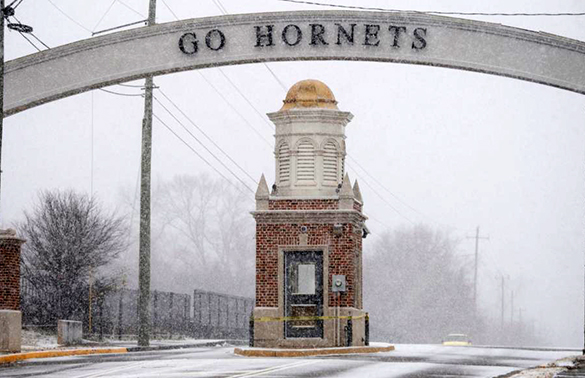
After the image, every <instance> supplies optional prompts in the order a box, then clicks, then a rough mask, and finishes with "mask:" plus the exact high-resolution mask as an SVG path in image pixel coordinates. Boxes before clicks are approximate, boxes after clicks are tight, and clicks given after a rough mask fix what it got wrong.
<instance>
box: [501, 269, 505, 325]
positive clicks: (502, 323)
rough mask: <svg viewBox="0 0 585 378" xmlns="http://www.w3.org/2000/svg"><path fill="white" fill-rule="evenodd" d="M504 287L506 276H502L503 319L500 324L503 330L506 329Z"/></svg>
mask: <svg viewBox="0 0 585 378" xmlns="http://www.w3.org/2000/svg"><path fill="white" fill-rule="evenodd" d="M504 285H505V283H504V275H503V274H502V319H501V324H500V327H501V328H502V330H503V329H504Z"/></svg>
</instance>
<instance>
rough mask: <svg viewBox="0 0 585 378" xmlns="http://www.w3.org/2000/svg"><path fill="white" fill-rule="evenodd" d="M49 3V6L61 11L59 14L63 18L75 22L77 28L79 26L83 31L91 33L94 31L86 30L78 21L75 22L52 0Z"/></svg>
mask: <svg viewBox="0 0 585 378" xmlns="http://www.w3.org/2000/svg"><path fill="white" fill-rule="evenodd" d="M47 1H48V2H49V4H51V5H52V6H53V7H54V8H55V9H57V10H58V11H59V13H61V14H62V15H63V16H65V17H66V18H68V19H69V21H71V22H73V23H74V24H76V25H77V26H79V27H80V28H82V29H83V30H85V31H87V32H89V33H91V32H92V31H91V30H89V29H88V28H86V27H85V26H83V25H82V24H80V23H79V22H77V20H75V19H74V18H73V17H71V16H69V15H68V14H67V13H65V12H64V11H63V10H62V9H61V8H59V7H58V6H57V4H55V3H54V2H53V1H52V0H47Z"/></svg>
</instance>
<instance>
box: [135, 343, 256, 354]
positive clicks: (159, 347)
mask: <svg viewBox="0 0 585 378" xmlns="http://www.w3.org/2000/svg"><path fill="white" fill-rule="evenodd" d="M247 343H248V342H247V341H244V340H219V341H210V342H207V343H197V344H180V345H154V346H146V347H141V346H135V347H127V348H126V349H128V352H148V351H151V350H171V349H184V348H208V347H214V346H216V345H218V344H219V345H223V344H230V345H240V344H242V345H246V344H247Z"/></svg>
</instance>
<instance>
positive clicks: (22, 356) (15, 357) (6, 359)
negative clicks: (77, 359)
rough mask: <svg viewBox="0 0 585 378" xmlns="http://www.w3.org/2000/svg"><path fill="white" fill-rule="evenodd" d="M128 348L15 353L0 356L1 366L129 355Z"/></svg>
mask: <svg viewBox="0 0 585 378" xmlns="http://www.w3.org/2000/svg"><path fill="white" fill-rule="evenodd" d="M127 352H128V348H91V349H65V350H43V351H39V352H25V353H14V354H8V355H5V356H0V364H8V363H11V362H16V361H22V360H28V359H30V358H48V357H64V356H82V355H88V354H111V353H127Z"/></svg>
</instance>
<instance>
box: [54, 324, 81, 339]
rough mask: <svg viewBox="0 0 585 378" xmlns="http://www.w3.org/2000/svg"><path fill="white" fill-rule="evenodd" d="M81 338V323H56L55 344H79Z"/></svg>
mask: <svg viewBox="0 0 585 378" xmlns="http://www.w3.org/2000/svg"><path fill="white" fill-rule="evenodd" d="M82 337H83V329H82V327H81V322H79V321H75V320H59V321H58V322H57V344H59V345H77V344H81V339H82Z"/></svg>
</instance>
